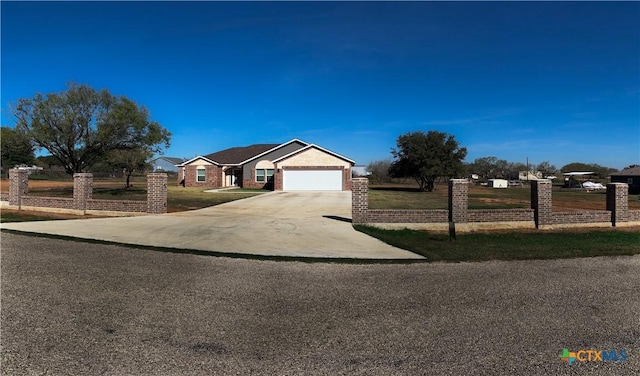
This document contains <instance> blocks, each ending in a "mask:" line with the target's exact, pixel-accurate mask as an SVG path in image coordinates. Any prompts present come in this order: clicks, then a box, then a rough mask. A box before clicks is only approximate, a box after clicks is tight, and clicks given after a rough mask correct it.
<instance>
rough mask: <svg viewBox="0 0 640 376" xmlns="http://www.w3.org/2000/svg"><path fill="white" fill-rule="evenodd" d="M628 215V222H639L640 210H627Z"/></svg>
mask: <svg viewBox="0 0 640 376" xmlns="http://www.w3.org/2000/svg"><path fill="white" fill-rule="evenodd" d="M628 215H629V217H628V218H629V221H630V222H640V210H629V213H628Z"/></svg>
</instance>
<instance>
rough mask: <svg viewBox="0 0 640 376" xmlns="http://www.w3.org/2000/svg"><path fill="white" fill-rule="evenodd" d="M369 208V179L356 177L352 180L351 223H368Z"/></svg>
mask: <svg viewBox="0 0 640 376" xmlns="http://www.w3.org/2000/svg"><path fill="white" fill-rule="evenodd" d="M368 210H369V179H367V178H355V179H352V180H351V223H353V224H354V225H357V224H365V223H367V211H368Z"/></svg>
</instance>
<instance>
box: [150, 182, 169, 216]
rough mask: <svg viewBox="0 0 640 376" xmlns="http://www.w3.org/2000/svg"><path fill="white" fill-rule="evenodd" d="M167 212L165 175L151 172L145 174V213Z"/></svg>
mask: <svg viewBox="0 0 640 376" xmlns="http://www.w3.org/2000/svg"><path fill="white" fill-rule="evenodd" d="M166 212H167V174H165V173H161V172H152V173H149V174H147V213H149V214H163V213H166Z"/></svg>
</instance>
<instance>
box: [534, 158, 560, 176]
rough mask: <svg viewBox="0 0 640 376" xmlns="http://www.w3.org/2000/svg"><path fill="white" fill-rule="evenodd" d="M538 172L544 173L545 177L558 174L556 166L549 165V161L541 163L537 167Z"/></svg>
mask: <svg viewBox="0 0 640 376" xmlns="http://www.w3.org/2000/svg"><path fill="white" fill-rule="evenodd" d="M536 170H538V171H540V172H542V176H543V177H547V176H551V175H554V174H557V173H558V169H557V168H556V166H554V165H552V164H551V163H549V161H544V162H540V164H539V165H538V166H537V167H536Z"/></svg>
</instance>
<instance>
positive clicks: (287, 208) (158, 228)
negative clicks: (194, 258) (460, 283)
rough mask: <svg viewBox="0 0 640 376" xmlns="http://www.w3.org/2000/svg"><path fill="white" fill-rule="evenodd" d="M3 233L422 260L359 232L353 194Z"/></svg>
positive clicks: (30, 226) (286, 197)
mask: <svg viewBox="0 0 640 376" xmlns="http://www.w3.org/2000/svg"><path fill="white" fill-rule="evenodd" d="M212 194H215V193H212ZM2 228H5V229H12V230H18V231H24V232H36V233H44V234H52V235H63V236H70V237H76V238H84V239H95V240H104V241H110V242H118V243H124V244H136V245H146V246H158V247H168V248H178V249H193V250H203V251H215V252H225V253H240V254H254V255H268V256H293V257H317V258H356V259H358V258H362V259H420V258H422V257H421V256H419V255H416V254H414V253H412V252H408V251H405V250H402V249H399V248H395V247H392V246H390V245H388V244H385V243H383V242H381V241H379V240H377V239H375V238H372V237H370V236H368V235H365V234H362V233H360V232H358V231H355V230H354V229H353V227H352V225H351V192H328V191H327V192H272V193H267V194H262V195H259V196H254V197H250V198H247V199H243V200H238V201H233V202H229V203H226V204H222V205H217V206H213V207H209V208H205V209H199V210H192V211H187V212H179V213H169V214H163V215H149V216H139V217H118V218H95V219H79V220H66V221H42V222H22V223H3V224H2Z"/></svg>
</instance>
